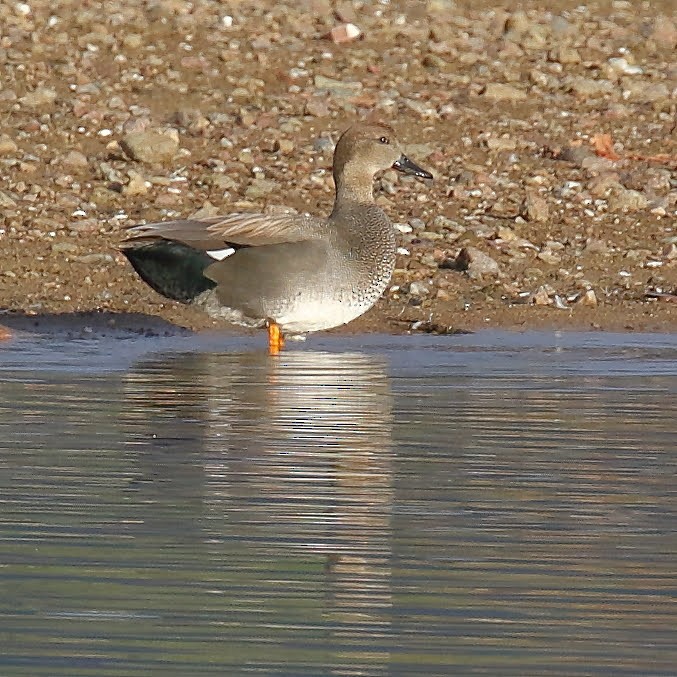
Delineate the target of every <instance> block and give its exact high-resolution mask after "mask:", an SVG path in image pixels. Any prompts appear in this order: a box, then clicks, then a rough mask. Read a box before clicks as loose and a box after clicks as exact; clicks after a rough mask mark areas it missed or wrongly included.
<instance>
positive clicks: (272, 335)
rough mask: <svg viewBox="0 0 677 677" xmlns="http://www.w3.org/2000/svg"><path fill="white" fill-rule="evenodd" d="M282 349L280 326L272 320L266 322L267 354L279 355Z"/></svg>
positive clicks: (282, 341) (282, 340)
mask: <svg viewBox="0 0 677 677" xmlns="http://www.w3.org/2000/svg"><path fill="white" fill-rule="evenodd" d="M283 348H284V336H282V331H281V330H280V325H279V324H277V322H273V321H272V320H271V321H269V322H268V354H269V355H279V354H280V351H281V350H282V349H283Z"/></svg>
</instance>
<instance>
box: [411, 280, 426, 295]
mask: <svg viewBox="0 0 677 677" xmlns="http://www.w3.org/2000/svg"><path fill="white" fill-rule="evenodd" d="M409 293H410V294H411V295H412V296H428V294H430V289H429V288H428V286H427V285H425V284H424V283H423V282H412V283H410V285H409Z"/></svg>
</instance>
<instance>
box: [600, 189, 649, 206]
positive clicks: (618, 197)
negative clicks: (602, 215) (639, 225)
mask: <svg viewBox="0 0 677 677" xmlns="http://www.w3.org/2000/svg"><path fill="white" fill-rule="evenodd" d="M608 204H609V210H610V211H612V212H616V211H621V212H637V211H640V210H642V209H646V208H647V207H648V206H649V200H648V199H647V197H646V196H645V195H644V194H643V193H640V192H639V191H638V190H629V189H627V188H623V186H621V185H620V184H619V185H618V186H617V187H616V188H615V189H614V190H613V191H612V192H611V194H610V195H609V197H608Z"/></svg>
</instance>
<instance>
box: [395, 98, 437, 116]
mask: <svg viewBox="0 0 677 677" xmlns="http://www.w3.org/2000/svg"><path fill="white" fill-rule="evenodd" d="M402 103H403V104H404V105H405V107H406V108H408V109H409V110H410V111H413V112H414V113H416V114H417V115H418V116H419V117H421V118H423V119H429V118H436V117H437V109H435V108H433V107H432V106H429V105H427V104H425V103H423V101H417V100H416V99H407V98H405V99H403V100H402Z"/></svg>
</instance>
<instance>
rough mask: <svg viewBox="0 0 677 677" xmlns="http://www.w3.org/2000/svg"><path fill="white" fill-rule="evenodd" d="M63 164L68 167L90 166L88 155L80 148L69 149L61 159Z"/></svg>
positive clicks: (80, 167)
mask: <svg viewBox="0 0 677 677" xmlns="http://www.w3.org/2000/svg"><path fill="white" fill-rule="evenodd" d="M61 164H62V166H63V167H65V168H67V169H85V168H86V167H88V166H89V162H88V161H87V156H86V155H85V154H84V153H81V152H80V151H79V150H71V151H68V152H67V153H66V154H65V155H64V156H63V158H62V159H61Z"/></svg>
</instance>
